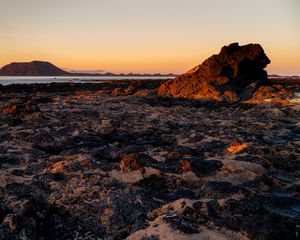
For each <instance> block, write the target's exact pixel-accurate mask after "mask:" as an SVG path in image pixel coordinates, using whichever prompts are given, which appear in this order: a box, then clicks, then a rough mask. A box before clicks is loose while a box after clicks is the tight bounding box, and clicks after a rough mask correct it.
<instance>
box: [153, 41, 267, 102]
mask: <svg viewBox="0 0 300 240" xmlns="http://www.w3.org/2000/svg"><path fill="white" fill-rule="evenodd" d="M269 63H270V60H269V58H268V57H267V56H266V54H265V53H264V50H263V48H262V47H261V46H260V45H259V44H248V45H245V46H239V44H238V43H233V44H230V45H229V46H224V47H223V48H222V49H221V52H220V53H219V54H216V55H213V56H211V57H210V58H208V59H207V60H205V61H204V62H203V63H202V64H201V65H199V66H197V67H195V68H193V69H192V70H190V71H188V72H187V73H185V74H183V75H181V76H179V77H177V78H176V79H174V80H170V81H167V82H166V83H163V84H162V85H161V86H160V87H159V88H158V94H159V95H170V96H174V97H179V98H195V99H201V98H208V99H213V100H216V101H222V100H227V101H236V100H247V99H249V98H250V97H251V96H252V95H253V93H254V92H255V91H256V90H257V89H258V87H259V86H261V85H265V84H267V83H268V77H267V72H266V71H264V68H265V67H266V66H267V65H268V64H269Z"/></svg>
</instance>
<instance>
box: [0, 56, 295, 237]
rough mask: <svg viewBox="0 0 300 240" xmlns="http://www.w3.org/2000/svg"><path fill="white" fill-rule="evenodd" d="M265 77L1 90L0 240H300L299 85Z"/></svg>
mask: <svg viewBox="0 0 300 240" xmlns="http://www.w3.org/2000/svg"><path fill="white" fill-rule="evenodd" d="M263 58H265V57H263ZM265 59H266V58H265ZM266 61H267V60H266ZM251 66H252V65H251ZM257 71H258V72H260V71H262V70H261V68H258V69H257ZM199 74H200V73H199ZM262 75H264V74H263V72H262ZM232 76H235V75H234V74H233V75H232ZM236 76H237V77H239V76H240V73H238V75H236ZM234 78H235V77H234ZM235 79H238V78H235ZM196 80H197V79H196V78H195V81H196ZM259 80H260V81H262V79H261V78H260V79H259ZM174 81H178V79H176V80H174ZM197 81H198V80H197ZM201 81H204V80H201ZM265 82H266V83H268V84H265V85H264V84H261V83H262V82H260V87H263V88H265V89H264V90H265V91H262V90H261V89H260V90H259V88H260V87H258V88H257V89H256V91H254V92H252V96H251V97H250V98H251V99H252V101H249V100H248V101H247V100H245V99H239V100H235V101H228V99H225V97H223V94H220V97H221V100H220V99H214V98H206V99H194V98H193V97H191V98H190V99H182V98H177V97H176V96H175V98H173V97H169V96H166V95H167V94H161V95H160V94H159V95H157V93H159V92H160V90H161V89H162V88H164V87H165V86H166V85H169V84H170V82H163V81H158V80H157V81H155V80H152V81H119V82H117V81H108V82H105V83H99V84H88V83H86V84H72V83H64V84H58V83H53V84H33V85H9V86H0V93H1V94H0V129H1V130H0V239H61V240H66V239H107V240H109V239H128V240H177V239H178V240H193V239H203V240H204V239H205V240H208V239H210V240H217V239H236V240H237V239H242V240H244V239H245V240H246V239H270V240H271V239H299V235H300V227H299V225H300V195H299V193H300V112H299V109H300V95H299V93H300V84H299V82H298V83H297V84H296V83H294V84H284V85H283V84H278V83H273V82H272V81H270V80H268V79H267V78H265ZM250 84H251V83H250ZM212 86H213V85H212ZM244 88H245V86H243V85H242V86H240V87H239V88H238V87H237V86H235V87H232V91H235V93H236V94H237V98H239V97H240V96H241V95H240V93H242V90H243V89H244ZM187 89H191V88H190V87H189V86H188V85H187ZM215 89H217V88H215ZM220 89H221V90H220ZM218 91H220V92H221V91H223V89H222V88H218ZM222 99H224V100H222ZM253 99H256V101H254V100H253Z"/></svg>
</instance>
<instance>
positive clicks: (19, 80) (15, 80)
mask: <svg viewBox="0 0 300 240" xmlns="http://www.w3.org/2000/svg"><path fill="white" fill-rule="evenodd" d="M172 78H174V77H171V76H100V77H74V76H71V77H70V76H69V77H3V76H0V84H2V85H10V84H33V83H101V82H104V81H108V80H116V81H118V80H164V79H172Z"/></svg>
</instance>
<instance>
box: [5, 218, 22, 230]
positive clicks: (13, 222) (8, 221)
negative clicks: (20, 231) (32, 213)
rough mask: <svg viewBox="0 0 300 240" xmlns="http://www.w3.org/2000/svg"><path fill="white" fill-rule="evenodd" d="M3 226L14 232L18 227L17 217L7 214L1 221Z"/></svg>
mask: <svg viewBox="0 0 300 240" xmlns="http://www.w3.org/2000/svg"><path fill="white" fill-rule="evenodd" d="M3 224H4V225H5V226H7V227H8V228H9V229H10V230H12V231H15V230H16V229H17V227H18V217H17V216H16V215H15V214H8V215H6V217H5V218H4V219H3Z"/></svg>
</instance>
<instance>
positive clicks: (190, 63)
mask: <svg viewBox="0 0 300 240" xmlns="http://www.w3.org/2000/svg"><path fill="white" fill-rule="evenodd" d="M232 42H239V43H240V44H241V45H243V44H247V43H260V44H261V45H262V46H263V48H264V49H265V52H266V54H267V55H268V56H269V58H270V59H271V61H272V63H271V65H270V66H269V67H268V69H267V70H268V71H269V73H277V74H300V0H251V1H246V0H0V67H1V66H3V65H5V64H7V63H10V62H27V61H32V60H44V61H50V62H52V63H53V64H55V65H57V66H59V67H61V68H65V69H72V70H90V71H93V70H97V71H98V70H104V71H106V72H114V73H121V72H125V73H128V72H135V73H154V72H161V73H170V72H172V73H182V72H185V71H187V70H189V69H191V68H192V67H194V66H195V65H198V64H200V63H202V62H203V61H204V60H205V59H206V58H208V57H209V56H211V55H212V54H215V53H218V52H219V51H220V49H221V47H222V46H224V45H228V44H230V43H232Z"/></svg>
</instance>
